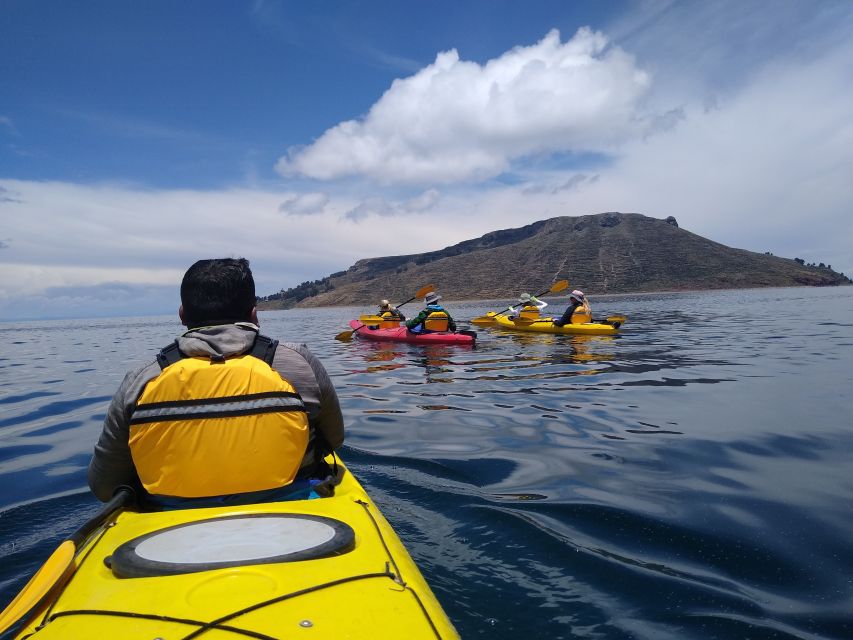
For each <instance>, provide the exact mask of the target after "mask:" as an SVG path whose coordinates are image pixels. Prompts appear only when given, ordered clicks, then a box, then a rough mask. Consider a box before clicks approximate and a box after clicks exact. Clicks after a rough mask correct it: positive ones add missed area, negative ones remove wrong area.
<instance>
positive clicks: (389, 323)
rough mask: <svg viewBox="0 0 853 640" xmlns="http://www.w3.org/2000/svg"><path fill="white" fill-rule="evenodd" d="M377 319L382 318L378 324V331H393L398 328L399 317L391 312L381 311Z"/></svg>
mask: <svg viewBox="0 0 853 640" xmlns="http://www.w3.org/2000/svg"><path fill="white" fill-rule="evenodd" d="M379 317H380V318H382V322H381V323H380V324H379V328H380V329H394V328H396V327H399V326H400V316H399V315H398V314H396V313H394V312H393V311H383V312H382V313H381V314H380V316H379Z"/></svg>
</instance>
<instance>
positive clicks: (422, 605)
mask: <svg viewBox="0 0 853 640" xmlns="http://www.w3.org/2000/svg"><path fill="white" fill-rule="evenodd" d="M356 503H357V504H360V505H361V506H362V507H364V511H365V512H366V513H367V515H368V517H369V518H370V521H371V522H372V523H373V526H374V527H375V528H376V533H377V535H378V536H379V540H380V541H381V542H382V546H383V547H385V553H387V554H388V558H389V559H390V560H391V563H392V564H393V565H394V573H396V574H397V577H398V578H399V579H398V580H396V582H397V583H398V584H399V585H401V586H402V587H403V588H404V589H405V590H406V591H408V592H410V593H411V594H412V595H413V596H414V597H415V602H417V603H418V606H419V607H420V608H421V612H423V614H424V617H425V618H426V619H427V622H429V626H430V628H431V629H432V632H433V633H434V634H435V637H436V638H438V639H439V640H441V634H440V633H439V632H438V629H436V627H435V623H434V622H433V621H432V618H431V617H430V615H429V612H428V611H427V610H426V607H425V606H424V603H423V602H421V598H420V596H419V595H418V592H417V591H415V590H414V589H412V588H411V587H410V586H409V585H407V584H406V582H405V581H404V580H403V576H401V575H400V569H399V568H398V567H397V563H396V562H395V561H394V556H393V555H391V550H390V549H389V548H388V545H387V544H386V543H385V537H384V536H383V535H382V530H381V529H380V528H379V523H378V522H376V518H374V517H373V513H371V511H370V505H368V504H367V503H366V502H365V501H364V500H356Z"/></svg>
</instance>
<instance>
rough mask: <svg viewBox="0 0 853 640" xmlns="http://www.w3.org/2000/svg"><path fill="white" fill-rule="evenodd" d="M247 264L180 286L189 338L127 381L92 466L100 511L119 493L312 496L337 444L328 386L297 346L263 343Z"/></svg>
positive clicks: (205, 270) (199, 274) (337, 422)
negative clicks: (101, 503) (122, 490)
mask: <svg viewBox="0 0 853 640" xmlns="http://www.w3.org/2000/svg"><path fill="white" fill-rule="evenodd" d="M255 300H256V298H255V283H254V279H253V277H252V272H251V270H250V269H249V262H248V260H245V259H243V258H223V259H213V260H199V261H198V262H196V263H195V264H194V265H192V266H191V267H190V268H189V270H188V271H187V272H186V274H185V275H184V278H183V281H182V282H181V306H180V308H179V310H178V315H179V317H180V319H181V323H182V324H184V325H185V326H186V327H187V331H186V332H185V333H184V334H183V335H181V336H180V337H179V338H178V339H177V340H175V342H173V343H172V344H171V345H169V346H168V347H165V348H164V349H163V350H161V351H160V353H159V354H158V356H157V358H156V359H155V360H154V361H152V362H149V363H148V364H146V365H144V366H143V367H141V368H139V369H135V370H134V371H131V372H130V373H128V374H127V375H126V376H125V378H124V381H123V382H122V384H121V386H120V387H119V389H118V391H117V392H116V394H115V396H114V397H113V400H112V403H111V404H110V407H109V409H108V411H107V415H106V418H105V420H104V427H103V431H102V433H101V436H100V439H99V440H98V443H97V445H96V446H95V453H94V455H93V457H92V460H91V462H90V463H89V486H90V487H91V489H92V492H93V493H94V494H95V495H96V496H97V497H98V498H99V499H100V500H102V501H106V500H109V498H110V497H111V496H112V495H113V493H114V492H115V490H116V489H117V488H118V487H119V486H122V485H127V486H131V487H132V488H134V489H135V490H136V491H137V494H138V496H140V498H142V502H143V503H149V502H151V503H154V505H155V506H161V507H178V506H182V505H186V504H187V503H190V505H191V506H192V505H199V506H201V505H206V504H242V503H249V502H260V501H266V500H280V499H285V498H287V497H309V496H311V497H313V493H312V491H313V488H314V487H315V486H316V485H317V484H318V483H319V479H321V478H325V477H326V476H327V475H328V473H329V471H328V467H327V465H326V464H325V462H324V460H323V456H324V455H325V454H327V453H330V452H332V451H334V450H335V449H337V448H339V447H340V446H341V444H343V439H344V426H343V416H342V414H341V409H340V405H339V403H338V397H337V394H336V393H335V389H334V386H333V385H332V382H331V380H330V378H329V375H328V373H327V372H326V370H325V368H324V367H323V365H322V364H321V363H320V361H319V360H318V359H317V358H316V356H314V354H312V353H311V351H309V350H308V347H306V346H305V345H304V344H295V343H279V342H278V341H277V340H272V339H270V338H267V337H265V336H263V335H260V334H259V327H258V325H259V323H258V315H257V311H256V309H255Z"/></svg>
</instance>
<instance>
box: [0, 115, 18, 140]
mask: <svg viewBox="0 0 853 640" xmlns="http://www.w3.org/2000/svg"><path fill="white" fill-rule="evenodd" d="M0 127H2V128H4V129H6V131H7V133H10V134H12V135H14V136H17V135H19V134H18V130H17V128H15V124H14V123H13V122H12V119H11V118H9V117H8V116H2V115H0Z"/></svg>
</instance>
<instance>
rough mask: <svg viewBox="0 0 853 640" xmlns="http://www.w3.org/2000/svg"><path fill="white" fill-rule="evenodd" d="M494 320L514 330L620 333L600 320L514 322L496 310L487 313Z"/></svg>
mask: <svg viewBox="0 0 853 640" xmlns="http://www.w3.org/2000/svg"><path fill="white" fill-rule="evenodd" d="M486 315H487V316H488V317H490V318H491V319H492V320H494V321H495V322H496V323H497V324H498V326H499V327H501V328H503V329H511V330H512V331H530V332H534V333H556V334H570V335H590V336H609V335H614V334H617V333H619V328H618V327H617V326H614V325H612V324H604V323H599V322H584V323H581V324H567V325H563V326H562V327H558V326H555V325H554V318H551V317H546V318H538V319H537V320H534V321H533V322H514V321H513V320H512V319H510V318H507V317H506V316H504V315H498V314H497V313H496V312H495V311H489V312H488V313H487V314H486Z"/></svg>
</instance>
